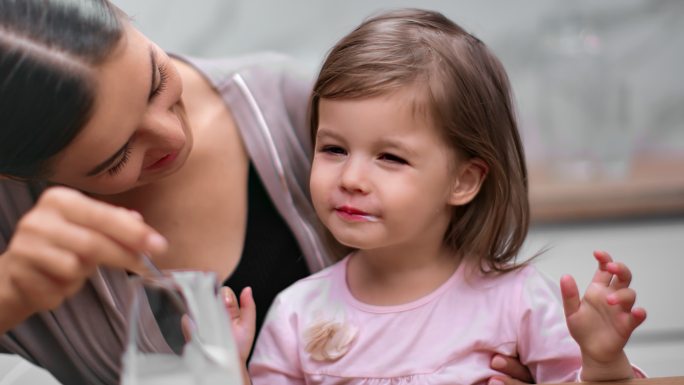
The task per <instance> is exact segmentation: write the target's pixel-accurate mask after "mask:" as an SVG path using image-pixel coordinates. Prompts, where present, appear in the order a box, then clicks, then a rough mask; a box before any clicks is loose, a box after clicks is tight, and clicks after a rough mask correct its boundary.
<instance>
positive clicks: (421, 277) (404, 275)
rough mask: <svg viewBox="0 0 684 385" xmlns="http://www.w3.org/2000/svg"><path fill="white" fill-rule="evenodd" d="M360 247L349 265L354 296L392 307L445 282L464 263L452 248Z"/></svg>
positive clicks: (413, 299)
mask: <svg viewBox="0 0 684 385" xmlns="http://www.w3.org/2000/svg"><path fill="white" fill-rule="evenodd" d="M409 254H411V253H399V252H386V251H383V252H379V251H370V250H359V251H357V252H356V253H354V254H353V255H352V256H351V257H350V259H349V262H348V265H347V278H346V279H347V285H348V287H349V290H350V291H351V293H352V295H353V296H354V297H355V298H356V299H357V300H359V301H361V302H364V303H367V304H369V305H378V306H392V305H400V304H404V303H409V302H413V301H415V300H417V299H420V298H422V297H424V296H426V295H428V294H430V293H431V292H433V291H435V290H436V289H437V288H439V287H440V286H441V285H442V284H444V283H445V282H446V281H447V280H448V279H449V278H450V277H451V276H452V275H453V274H454V272H455V271H456V269H457V268H458V266H459V264H460V258H458V257H457V256H456V255H455V254H454V253H453V252H452V251H450V250H447V249H445V248H439V249H438V250H435V252H433V253H422V254H420V255H409Z"/></svg>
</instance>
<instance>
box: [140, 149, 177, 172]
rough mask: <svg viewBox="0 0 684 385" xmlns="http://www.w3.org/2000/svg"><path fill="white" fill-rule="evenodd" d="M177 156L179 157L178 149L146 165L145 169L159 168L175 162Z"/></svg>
mask: <svg viewBox="0 0 684 385" xmlns="http://www.w3.org/2000/svg"><path fill="white" fill-rule="evenodd" d="M176 157H178V151H176V152H172V153H170V154H166V155H164V156H162V157H161V158H159V160H157V161H156V162H154V163H152V164H151V165H149V166H147V167H145V170H148V171H150V170H158V169H160V168H164V167H166V166H168V165H169V164H171V163H173V161H174V160H176Z"/></svg>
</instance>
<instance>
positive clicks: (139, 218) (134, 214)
mask: <svg viewBox="0 0 684 385" xmlns="http://www.w3.org/2000/svg"><path fill="white" fill-rule="evenodd" d="M128 212H129V213H131V215H133V216H134V217H135V219H137V220H139V221H141V220H142V219H143V216H142V214H140V213H139V212H137V211H135V210H128Z"/></svg>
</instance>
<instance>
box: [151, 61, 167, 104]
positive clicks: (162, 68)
mask: <svg viewBox="0 0 684 385" xmlns="http://www.w3.org/2000/svg"><path fill="white" fill-rule="evenodd" d="M168 80H169V69H168V68H167V67H166V64H159V86H157V88H156V89H155V90H154V92H152V97H153V98H154V97H155V96H157V95H159V94H161V93H162V92H163V91H164V90H165V89H166V83H167V81H168Z"/></svg>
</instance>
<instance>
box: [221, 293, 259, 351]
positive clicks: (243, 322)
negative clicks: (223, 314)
mask: <svg viewBox="0 0 684 385" xmlns="http://www.w3.org/2000/svg"><path fill="white" fill-rule="evenodd" d="M221 294H222V295H223V301H224V304H225V306H226V310H227V311H228V315H229V316H230V319H231V323H232V327H233V337H234V338H235V342H236V343H237V345H238V350H239V352H240V359H241V360H242V362H243V363H246V362H247V358H248V357H249V353H250V352H251V351H252V344H253V343H254V334H255V333H256V304H255V303H254V298H253V297H252V288H250V287H246V288H244V289H242V292H241V293H240V301H239V303H238V300H237V298H236V296H235V293H234V292H233V290H231V289H230V288H229V287H227V286H224V287H222V288H221Z"/></svg>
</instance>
